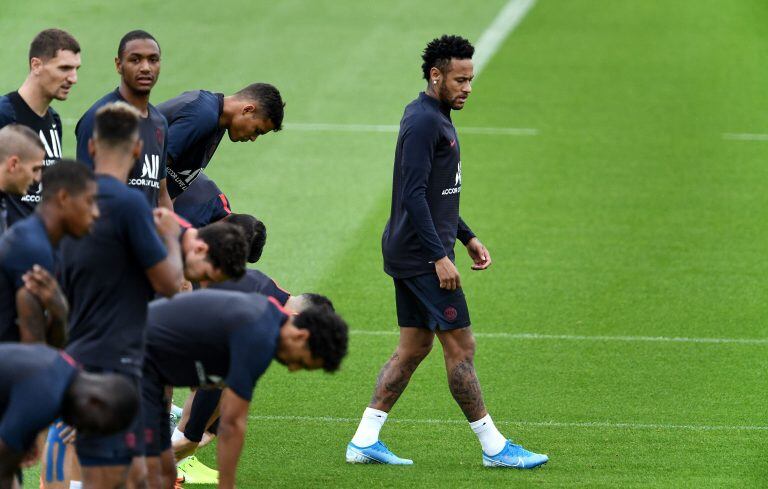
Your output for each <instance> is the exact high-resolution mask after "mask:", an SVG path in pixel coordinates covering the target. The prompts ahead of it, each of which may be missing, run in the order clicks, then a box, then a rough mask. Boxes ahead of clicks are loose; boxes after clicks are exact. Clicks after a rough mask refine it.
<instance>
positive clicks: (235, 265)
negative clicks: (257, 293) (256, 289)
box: [197, 222, 248, 280]
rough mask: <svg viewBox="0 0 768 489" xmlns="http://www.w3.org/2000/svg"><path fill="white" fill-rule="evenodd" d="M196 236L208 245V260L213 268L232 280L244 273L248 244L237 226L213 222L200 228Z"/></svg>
mask: <svg viewBox="0 0 768 489" xmlns="http://www.w3.org/2000/svg"><path fill="white" fill-rule="evenodd" d="M197 237H198V238H200V239H201V240H203V241H204V242H205V244H207V245H208V260H209V261H210V262H211V264H212V265H213V266H214V267H215V268H218V269H219V270H221V271H222V272H223V273H224V274H225V275H226V276H227V277H229V278H230V279H234V280H237V279H239V278H241V277H242V276H243V275H245V260H246V257H247V255H248V244H247V243H246V240H245V233H243V230H242V229H240V227H239V226H237V225H235V224H230V223H228V222H214V223H213V224H208V225H207V226H205V227H202V228H200V229H199V230H198V232H197Z"/></svg>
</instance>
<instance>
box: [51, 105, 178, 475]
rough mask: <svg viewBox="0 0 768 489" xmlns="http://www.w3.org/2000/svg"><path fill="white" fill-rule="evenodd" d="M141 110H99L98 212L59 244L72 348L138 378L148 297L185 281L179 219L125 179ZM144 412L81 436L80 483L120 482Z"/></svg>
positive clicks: (87, 359)
mask: <svg viewBox="0 0 768 489" xmlns="http://www.w3.org/2000/svg"><path fill="white" fill-rule="evenodd" d="M139 118H140V114H139V112H138V110H137V109H135V108H134V107H132V106H130V105H128V104H126V103H125V102H114V103H110V104H107V105H106V106H103V107H101V108H99V109H98V110H97V111H96V113H95V114H94V131H93V137H92V139H91V140H90V142H89V148H90V151H91V154H92V155H93V160H94V162H95V165H96V169H95V172H96V178H97V183H98V187H99V188H98V205H99V209H100V211H101V214H100V217H99V218H98V219H97V220H96V222H95V224H94V227H93V231H92V233H91V234H90V235H88V236H85V237H84V238H81V239H80V240H77V241H75V240H69V239H65V240H64V242H63V243H62V246H61V248H62V255H63V260H62V261H63V263H62V267H61V268H62V273H61V275H62V284H63V288H64V291H65V293H66V294H67V298H68V300H69V303H70V309H71V313H70V318H69V328H68V333H69V342H68V344H67V348H66V350H67V352H68V353H69V354H70V355H72V356H73V357H74V358H75V359H76V360H77V361H78V362H80V363H82V364H83V366H84V368H85V369H86V370H89V371H113V372H117V373H120V374H122V375H124V376H126V377H127V378H129V379H131V381H132V382H134V383H136V384H138V381H139V376H140V375H141V367H142V361H143V357H144V330H145V326H146V319H147V304H148V302H149V300H150V299H151V298H152V297H153V296H154V294H155V293H158V294H161V295H164V296H168V297H170V296H172V295H174V294H175V293H176V292H177V291H178V289H179V286H180V284H181V280H182V263H181V253H180V245H179V225H178V223H177V222H176V220H175V219H174V217H173V213H172V212H170V211H168V210H167V209H155V210H154V212H153V210H152V209H150V207H149V204H148V203H147V200H146V199H145V198H144V196H142V194H141V192H139V191H138V190H136V189H132V188H130V187H129V186H128V185H126V180H127V179H128V174H129V173H130V172H131V171H132V169H133V168H134V163H135V161H136V158H137V157H138V156H139V154H141V151H142V143H141V140H140V137H139V133H140V129H139V127H140V123H139ZM143 438H144V436H143V431H142V429H141V421H140V417H139V416H137V418H136V420H135V422H134V424H133V425H132V426H131V427H130V428H129V429H128V430H127V431H125V432H123V433H120V434H117V435H113V436H111V437H94V436H85V435H78V437H77V441H76V442H75V443H76V449H77V454H78V458H79V460H80V463H81V465H82V467H83V487H85V488H86V489H88V488H92V487H93V488H95V487H116V486H118V485H119V484H122V483H123V482H124V481H125V480H126V477H127V472H128V467H129V465H130V463H131V461H132V459H133V456H134V454H135V453H136V450H137V448H139V447H140V446H141V444H142V443H143Z"/></svg>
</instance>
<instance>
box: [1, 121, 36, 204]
mask: <svg viewBox="0 0 768 489" xmlns="http://www.w3.org/2000/svg"><path fill="white" fill-rule="evenodd" d="M44 158H45V147H44V146H43V143H42V142H41V141H40V138H39V137H38V135H37V134H35V132H34V131H32V129H30V128H28V127H26V126H22V125H20V124H9V125H7V126H5V127H3V128H2V129H0V190H2V191H3V192H8V193H11V194H15V195H24V194H26V192H27V189H28V188H29V186H30V185H32V183H33V182H35V181H40V171H41V169H42V168H43V159H44Z"/></svg>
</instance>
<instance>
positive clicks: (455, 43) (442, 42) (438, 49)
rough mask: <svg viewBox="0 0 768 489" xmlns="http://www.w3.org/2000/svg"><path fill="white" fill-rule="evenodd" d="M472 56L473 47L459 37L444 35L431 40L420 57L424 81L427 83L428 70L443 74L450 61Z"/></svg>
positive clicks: (473, 52)
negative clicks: (435, 70) (435, 69)
mask: <svg viewBox="0 0 768 489" xmlns="http://www.w3.org/2000/svg"><path fill="white" fill-rule="evenodd" d="M473 54H475V48H474V46H472V44H470V42H469V41H467V40H466V39H464V38H463V37H461V36H449V35H447V34H444V35H443V36H442V37H438V38H437V39H432V41H430V42H429V44H427V47H426V48H424V54H422V56H421V59H422V60H424V63H423V64H422V65H421V71H422V72H423V74H424V79H425V80H427V81H429V70H431V69H432V68H433V67H434V68H437V69H438V70H440V72H441V73H443V74H445V72H446V71H445V70H446V69H447V68H448V65H449V64H450V63H451V59H453V58H456V59H472V55H473Z"/></svg>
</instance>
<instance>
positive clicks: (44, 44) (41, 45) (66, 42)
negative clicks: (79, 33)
mask: <svg viewBox="0 0 768 489" xmlns="http://www.w3.org/2000/svg"><path fill="white" fill-rule="evenodd" d="M59 50H62V51H72V52H73V53H75V54H77V53H79V52H80V44H78V42H77V39H75V38H74V37H72V35H71V34H70V33H69V32H67V31H63V30H61V29H46V30H44V31H40V32H38V34H37V35H36V36H35V38H34V39H32V43H31V44H30V45H29V60H30V61H32V58H40V59H42V60H48V59H51V58H55V57H56V54H57V53H58V52H59Z"/></svg>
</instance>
